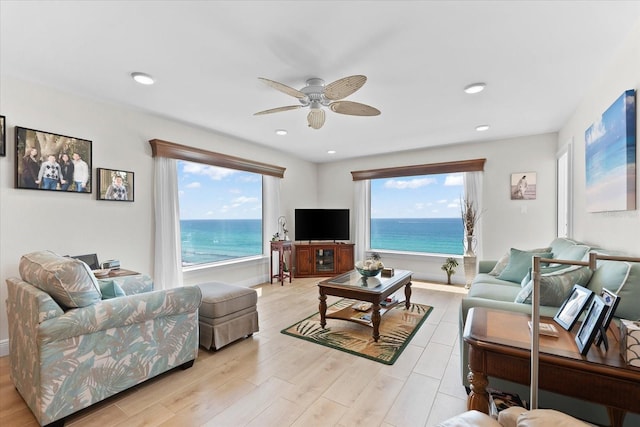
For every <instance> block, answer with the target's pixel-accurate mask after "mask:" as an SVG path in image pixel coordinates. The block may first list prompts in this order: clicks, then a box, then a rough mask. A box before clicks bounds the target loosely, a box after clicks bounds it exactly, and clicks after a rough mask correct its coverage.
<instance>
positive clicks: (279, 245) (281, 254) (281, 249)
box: [269, 240, 293, 285]
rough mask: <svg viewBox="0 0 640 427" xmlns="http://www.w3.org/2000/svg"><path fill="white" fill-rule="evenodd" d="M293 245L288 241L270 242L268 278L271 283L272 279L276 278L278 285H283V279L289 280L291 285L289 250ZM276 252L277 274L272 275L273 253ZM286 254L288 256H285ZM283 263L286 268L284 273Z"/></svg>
mask: <svg viewBox="0 0 640 427" xmlns="http://www.w3.org/2000/svg"><path fill="white" fill-rule="evenodd" d="M292 247H293V244H292V243H291V241H290V240H275V241H271V256H270V264H269V278H270V280H271V283H273V278H274V277H276V278H278V281H279V282H280V285H284V279H286V278H287V277H288V278H289V283H291V248H292ZM274 252H278V272H277V273H276V274H273V253H274ZM287 254H288V256H287ZM285 262H286V263H287V264H286V265H287V266H288V268H287V269H286V270H287V271H285Z"/></svg>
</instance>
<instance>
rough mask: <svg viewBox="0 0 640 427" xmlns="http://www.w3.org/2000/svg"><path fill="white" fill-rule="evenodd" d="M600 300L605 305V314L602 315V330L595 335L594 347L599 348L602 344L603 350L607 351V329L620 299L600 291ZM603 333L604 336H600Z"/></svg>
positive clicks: (606, 290) (605, 291)
mask: <svg viewBox="0 0 640 427" xmlns="http://www.w3.org/2000/svg"><path fill="white" fill-rule="evenodd" d="M600 298H602V301H604V304H605V305H606V313H605V315H604V319H603V320H602V329H601V330H598V332H597V333H596V338H595V343H596V347H600V345H601V344H602V343H603V342H604V347H605V349H608V347H609V346H608V344H607V340H606V338H607V337H606V335H607V329H609V325H610V324H611V319H612V318H613V315H614V314H615V312H616V308H618V304H619V303H620V297H619V296H618V295H617V294H615V293H613V292H611V291H610V290H609V289H606V288H604V289H602V292H600ZM602 332H604V335H603V334H602Z"/></svg>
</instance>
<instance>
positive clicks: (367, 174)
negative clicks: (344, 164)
mask: <svg viewBox="0 0 640 427" xmlns="http://www.w3.org/2000/svg"><path fill="white" fill-rule="evenodd" d="M486 160H487V159H472V160H459V161H455V162H443V163H431V164H428V165H412V166H397V167H393V168H383V169H369V170H363V171H352V172H351V176H352V177H353V180H354V181H361V180H363V179H378V178H394V177H399V176H416V175H433V174H441V173H457V172H478V171H483V170H484V163H485V161H486Z"/></svg>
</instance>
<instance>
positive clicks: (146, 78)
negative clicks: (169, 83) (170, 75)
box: [131, 72, 155, 86]
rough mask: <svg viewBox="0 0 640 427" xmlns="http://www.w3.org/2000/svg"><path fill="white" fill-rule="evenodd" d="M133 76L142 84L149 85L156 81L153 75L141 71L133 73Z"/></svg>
mask: <svg viewBox="0 0 640 427" xmlns="http://www.w3.org/2000/svg"><path fill="white" fill-rule="evenodd" d="M131 78H132V79H133V80H135V81H136V82H138V83H140V84H141V85H147V86H148V85H152V84H154V83H155V80H154V79H153V77H151V76H150V75H149V74H145V73H139V72H135V73H131Z"/></svg>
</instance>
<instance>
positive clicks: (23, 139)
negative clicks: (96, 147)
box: [15, 127, 91, 193]
mask: <svg viewBox="0 0 640 427" xmlns="http://www.w3.org/2000/svg"><path fill="white" fill-rule="evenodd" d="M15 171H16V188H24V189H29V190H47V191H58V192H69V193H70V192H76V193H91V141H89V140H86V139H81V138H74V137H72V136H65V135H58V134H55V133H50V132H44V131H40V130H35V129H27V128H23V127H16V167H15Z"/></svg>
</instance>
